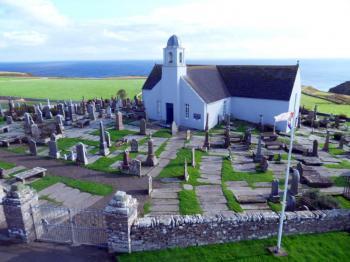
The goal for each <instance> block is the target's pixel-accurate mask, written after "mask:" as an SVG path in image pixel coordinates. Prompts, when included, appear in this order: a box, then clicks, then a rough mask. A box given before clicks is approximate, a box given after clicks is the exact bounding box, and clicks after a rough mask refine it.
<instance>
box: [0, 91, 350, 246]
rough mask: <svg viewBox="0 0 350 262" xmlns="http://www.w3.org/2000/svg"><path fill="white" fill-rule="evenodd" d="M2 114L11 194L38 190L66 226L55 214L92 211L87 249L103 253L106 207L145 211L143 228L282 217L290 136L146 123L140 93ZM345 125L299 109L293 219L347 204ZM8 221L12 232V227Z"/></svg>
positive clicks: (348, 135)
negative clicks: (191, 219)
mask: <svg viewBox="0 0 350 262" xmlns="http://www.w3.org/2000/svg"><path fill="white" fill-rule="evenodd" d="M0 114H1V118H2V121H1V123H0V132H1V133H0V159H1V161H0V185H1V187H2V188H4V192H5V194H8V195H9V196H10V195H11V194H14V192H21V190H23V192H36V194H37V195H38V203H37V206H36V207H35V209H37V210H38V212H39V213H40V214H41V215H42V216H43V217H45V221H47V222H46V223H49V224H50V223H51V224H53V225H55V226H56V227H58V228H59V227H60V226H61V225H60V223H59V222H57V219H58V217H60V216H61V215H60V216H58V217H56V215H54V214H53V213H54V212H56V211H57V210H73V211H69V212H73V214H74V216H75V218H74V219H77V218H76V217H79V216H80V215H81V214H85V213H86V212H88V210H93V211H91V212H93V213H94V214H95V216H96V217H98V221H99V222H96V223H97V224H99V223H101V225H99V226H98V228H97V226H96V225H95V224H94V226H96V228H95V230H97V229H98V230H99V232H100V233H101V235H100V236H99V237H98V239H90V238H92V235H90V234H89V235H88V236H85V237H86V238H87V239H89V240H88V241H91V243H90V242H89V243H90V244H93V245H99V246H101V245H102V246H106V243H107V239H108V236H107V235H106V234H107V233H106V225H105V222H104V220H103V219H102V218H101V217H102V214H104V213H105V212H106V210H107V208H106V205H112V204H113V205H114V204H115V203H119V202H120V201H124V200H125V201H128V202H125V203H123V202H122V203H121V204H120V205H122V206H126V207H127V205H129V204H130V205H132V206H133V208H135V207H136V211H135V212H136V217H139V218H140V219H145V220H144V221H148V220H147V219H155V218H157V219H158V218H159V219H161V218H164V219H166V218H168V217H178V216H197V215H202V216H204V217H230V216H235V215H239V216H248V217H254V216H255V215H257V214H261V213H264V212H273V214H279V212H280V210H281V199H282V193H283V190H284V183H285V181H284V178H285V172H286V168H287V156H288V149H289V141H290V134H288V133H283V132H277V131H275V130H274V127H272V126H268V125H265V124H264V123H263V122H260V123H259V124H253V123H248V122H244V121H241V120H238V119H235V118H234V117H233V116H229V115H227V116H225V117H224V118H223V119H220V123H219V124H218V125H217V126H216V127H215V128H212V129H210V130H209V129H208V128H206V129H205V131H197V130H189V129H184V128H181V127H178V126H177V125H176V123H175V122H173V123H172V124H166V123H165V122H161V121H152V120H150V119H147V116H146V115H145V112H144V108H143V104H142V101H140V100H139V99H138V98H137V97H136V96H135V98H134V99H129V98H128V99H124V100H121V99H117V98H113V97H112V98H111V99H97V98H95V99H89V100H85V99H83V100H81V101H79V102H72V100H69V101H62V102H57V103H56V102H55V103H52V102H50V100H49V99H47V102H46V103H40V104H26V103H24V102H21V101H14V100H9V101H8V105H7V109H1V111H0ZM207 119H208V116H207ZM347 121H348V119H346V118H344V117H343V116H341V115H340V116H337V115H328V116H325V115H319V114H318V113H317V107H315V108H314V109H313V110H308V109H306V108H304V107H303V108H300V114H299V118H298V123H297V130H296V133H295V140H294V144H293V150H292V158H291V159H292V161H291V168H290V173H291V175H290V180H289V182H288V196H287V206H286V208H287V211H288V212H299V211H300V212H302V211H305V212H306V211H308V212H321V211H322V212H327V211H328V210H346V209H349V208H350V185H349V181H350V155H349V152H350V131H349V125H348V122H347ZM28 190H29V191H28ZM117 191H118V192H117ZM121 191H124V192H126V193H127V195H123V194H125V193H123V194H122V192H121ZM115 192H117V193H116V194H114V193H115ZM18 194H19V193H18ZM26 194H27V193H26ZM129 195H130V196H129ZM118 201H119V202H118ZM47 210H50V211H47ZM54 210H56V211H54ZM74 210H75V211H74ZM78 210H82V211H78ZM57 212H58V211H57ZM60 212H61V211H60ZM79 212H83V213H79ZM84 219H85V220H87V221H89V220H90V219H91V217H90V216H89V217H85V218H84ZM95 219H96V218H95ZM0 222H2V223H1V225H2V226H1V227H2V229H3V230H6V228H7V227H8V226H9V224H11V223H10V221H8V220H6V221H0ZM6 223H7V225H6ZM38 223H39V226H40V227H43V225H42V224H41V222H38ZM62 223H66V222H62ZM37 226H38V225H37ZM82 227H84V225H82ZM55 230H57V228H55ZM0 232H1V231H0ZM42 234H43V236H44V237H42V239H41V240H42V241H45V240H51V241H57V242H61V241H63V240H62V239H61V238H63V236H60V237H61V238H59V239H58V236H57V235H55V234H48V235H45V234H44V233H42ZM77 234H78V233H77ZM65 237H66V236H65ZM96 238H97V237H96ZM72 241H73V242H74V241H78V240H72ZM85 241H87V240H85ZM78 242H79V241H78ZM101 242H103V244H101ZM79 243H80V242H79ZM108 245H109V244H108Z"/></svg>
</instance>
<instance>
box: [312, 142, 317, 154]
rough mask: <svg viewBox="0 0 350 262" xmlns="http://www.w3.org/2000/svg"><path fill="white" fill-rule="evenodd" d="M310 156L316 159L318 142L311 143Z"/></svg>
mask: <svg viewBox="0 0 350 262" xmlns="http://www.w3.org/2000/svg"><path fill="white" fill-rule="evenodd" d="M312 156H314V157H318V141H317V140H316V139H315V140H314V142H313V143H312Z"/></svg>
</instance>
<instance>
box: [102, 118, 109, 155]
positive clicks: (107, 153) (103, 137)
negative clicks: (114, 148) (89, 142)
mask: <svg viewBox="0 0 350 262" xmlns="http://www.w3.org/2000/svg"><path fill="white" fill-rule="evenodd" d="M100 154H101V155H102V156H107V155H109V149H108V146H107V143H106V134H105V129H104V126H103V122H102V121H100Z"/></svg>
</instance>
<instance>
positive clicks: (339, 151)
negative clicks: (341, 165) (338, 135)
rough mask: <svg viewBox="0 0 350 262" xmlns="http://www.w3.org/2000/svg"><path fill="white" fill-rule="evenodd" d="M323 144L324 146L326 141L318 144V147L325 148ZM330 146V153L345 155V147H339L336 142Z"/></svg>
mask: <svg viewBox="0 0 350 262" xmlns="http://www.w3.org/2000/svg"><path fill="white" fill-rule="evenodd" d="M323 146H324V143H319V144H318V147H319V148H320V149H323ZM328 148H329V151H328V153H329V154H331V155H333V156H338V155H343V154H344V153H345V151H344V150H343V149H340V148H337V146H336V145H334V144H329V146H328Z"/></svg>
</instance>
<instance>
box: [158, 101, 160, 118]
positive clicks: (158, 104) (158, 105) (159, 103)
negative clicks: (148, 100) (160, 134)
mask: <svg viewBox="0 0 350 262" xmlns="http://www.w3.org/2000/svg"><path fill="white" fill-rule="evenodd" d="M157 114H158V115H160V101H159V100H158V101H157Z"/></svg>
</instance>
